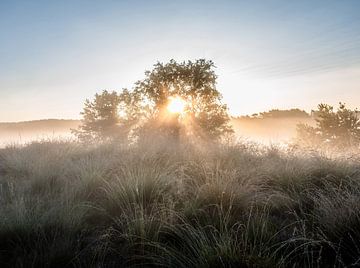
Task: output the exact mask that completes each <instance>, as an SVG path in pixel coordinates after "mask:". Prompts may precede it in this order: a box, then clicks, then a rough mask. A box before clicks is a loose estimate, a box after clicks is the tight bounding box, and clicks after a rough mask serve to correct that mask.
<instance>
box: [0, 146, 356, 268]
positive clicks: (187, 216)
mask: <svg viewBox="0 0 360 268" xmlns="http://www.w3.org/2000/svg"><path fill="white" fill-rule="evenodd" d="M0 213H1V217H0V266H1V267H133V266H140V267H187V268H189V267H354V266H358V265H360V161H359V158H358V157H357V156H356V155H354V156H344V155H341V156H334V155H329V154H323V153H320V152H314V151H312V152H311V151H299V150H292V149H289V150H285V149H279V148H276V147H261V146H258V145H256V144H250V143H237V144H226V145H224V144H222V145H221V144H217V145H206V146H204V145H201V146H200V145H199V146H195V145H190V144H175V143H173V142H166V143H165V142H156V141H151V142H150V141H149V142H148V143H146V142H142V143H141V144H138V145H135V144H134V145H131V146H123V145H121V146H120V145H117V144H101V145H97V146H95V145H92V146H85V145H83V144H78V143H76V142H70V141H68V142H61V141H53V142H49V141H47V142H37V143H32V144H29V145H27V146H22V147H16V146H9V147H6V148H4V149H1V150H0Z"/></svg>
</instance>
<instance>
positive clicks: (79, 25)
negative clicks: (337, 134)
mask: <svg viewBox="0 0 360 268" xmlns="http://www.w3.org/2000/svg"><path fill="white" fill-rule="evenodd" d="M199 58H205V59H208V60H212V61H214V62H215V65H216V73H217V75H218V84H217V89H218V90H219V91H220V92H221V93H222V95H223V102H224V103H226V104H227V105H228V107H229V111H230V113H231V114H232V115H245V114H252V113H256V112H262V111H266V110H269V109H274V108H279V109H288V108H301V109H304V110H306V111H310V110H311V109H314V108H316V106H317V104H318V103H321V102H325V103H329V104H332V105H337V103H338V102H339V101H342V102H345V103H346V104H347V105H348V106H349V107H350V108H356V107H359V108H360V1H358V0H341V1H340V0H336V1H332V0H323V1H321V0H318V1H313V0H311V1H306V0H303V1H288V0H263V1H258V0H252V1H250V0H248V1H241V0H238V1H230V0H228V1H226V0H225V1H224V0H218V1H214V0H204V1H200V0H198V1H196V0H191V1H187V0H182V1H180V0H179V1H175V0H174V1H165V0H163V1H160V0H144V1H140V0H123V1H121V0H117V1H115V0H114V1H110V0H104V1H96V0H94V1H91V0H88V1H81V0H63V1H52V0H46V1H36V0H33V1H16V0H1V1H0V122H4V121H5V122H11V121H25V120H34V119H47V118H66V119H70V118H74V119H77V118H80V112H81V110H82V107H83V103H84V100H85V99H86V98H90V99H91V98H92V97H93V95H94V94H95V93H96V92H101V91H102V90H104V89H108V90H121V89H122V88H129V89H131V88H132V86H133V85H134V82H136V81H137V80H139V79H142V78H144V71H145V70H151V68H152V66H153V64H155V63H156V62H158V61H160V62H167V61H169V60H170V59H175V60H178V61H183V60H194V59H199Z"/></svg>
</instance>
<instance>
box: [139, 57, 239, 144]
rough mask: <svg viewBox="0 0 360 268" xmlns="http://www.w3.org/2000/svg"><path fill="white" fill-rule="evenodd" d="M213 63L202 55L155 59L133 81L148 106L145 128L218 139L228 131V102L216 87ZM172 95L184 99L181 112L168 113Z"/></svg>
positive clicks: (144, 103) (145, 106)
mask: <svg viewBox="0 0 360 268" xmlns="http://www.w3.org/2000/svg"><path fill="white" fill-rule="evenodd" d="M214 68H215V66H214V63H213V62H212V61H206V60H204V59H200V60H196V61H194V62H193V61H188V62H181V63H178V62H176V61H175V60H171V61H170V62H169V63H166V64H163V63H157V64H155V66H154V69H153V70H152V71H147V72H145V75H146V77H145V79H143V80H141V81H138V82H137V83H136V88H135V92H136V94H138V96H140V98H141V99H142V103H143V105H144V109H145V108H146V109H147V114H146V122H145V124H144V128H152V129H155V130H156V131H157V132H159V131H160V132H161V133H167V134H168V135H170V136H171V135H173V136H174V135H175V136H176V135H178V134H179V133H180V132H183V133H184V134H186V135H191V136H194V137H197V138H202V139H218V138H220V137H221V136H223V135H225V134H228V133H231V132H232V129H231V127H230V125H229V121H230V117H229V115H228V112H227V106H226V105H225V104H222V103H221V98H222V96H221V94H220V93H219V91H218V90H217V89H216V79H217V76H216V74H215V72H214ZM172 97H179V98H181V99H183V101H184V103H185V109H184V111H183V113H181V114H169V112H168V111H167V106H168V104H169V100H170V99H171V98H172Z"/></svg>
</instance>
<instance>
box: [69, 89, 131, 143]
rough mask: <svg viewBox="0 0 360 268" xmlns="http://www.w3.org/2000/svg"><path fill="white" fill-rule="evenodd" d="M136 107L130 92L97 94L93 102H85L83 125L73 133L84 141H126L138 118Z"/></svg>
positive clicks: (105, 91)
mask: <svg viewBox="0 0 360 268" xmlns="http://www.w3.org/2000/svg"><path fill="white" fill-rule="evenodd" d="M136 107H137V106H136V104H135V101H134V100H133V96H132V95H131V93H130V92H129V91H128V90H126V89H124V90H123V92H122V93H121V94H118V93H117V92H115V91H112V92H108V91H107V90H104V91H103V92H102V93H101V94H95V98H94V100H93V101H90V100H86V101H85V107H84V110H83V112H82V113H81V115H82V116H83V119H82V124H81V125H80V127H79V129H77V130H74V131H73V133H74V134H76V135H77V136H78V138H79V139H80V140H82V141H90V140H94V139H95V140H101V141H106V140H114V139H117V140H123V141H125V140H127V138H128V134H129V132H130V130H131V127H132V125H133V124H134V123H135V121H136V120H137V117H138V115H137V111H136Z"/></svg>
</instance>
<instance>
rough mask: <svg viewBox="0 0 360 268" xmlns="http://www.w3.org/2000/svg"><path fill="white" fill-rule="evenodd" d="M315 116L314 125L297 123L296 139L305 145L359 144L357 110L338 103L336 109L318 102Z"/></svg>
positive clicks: (343, 145) (359, 121)
mask: <svg viewBox="0 0 360 268" xmlns="http://www.w3.org/2000/svg"><path fill="white" fill-rule="evenodd" d="M313 114H314V115H315V116H316V118H315V120H316V127H312V126H309V125H305V124H299V125H298V129H297V131H298V140H299V141H300V143H303V144H307V145H316V146H321V145H329V146H334V147H338V148H341V147H342V148H343V147H350V146H359V144H360V119H359V117H358V114H359V113H358V111H357V110H355V111H353V110H350V109H348V108H346V106H345V104H344V103H340V104H339V108H338V109H337V111H334V107H332V106H330V105H328V104H319V105H318V110H317V111H315V112H313Z"/></svg>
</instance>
